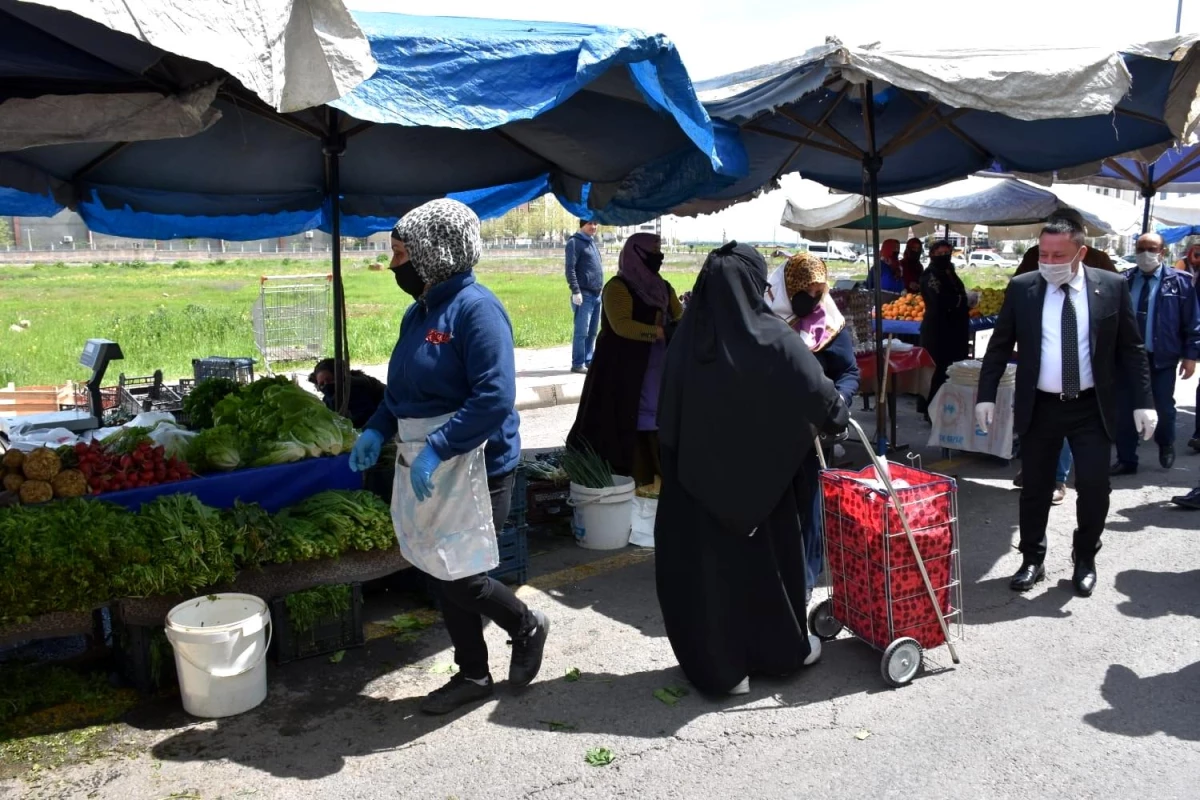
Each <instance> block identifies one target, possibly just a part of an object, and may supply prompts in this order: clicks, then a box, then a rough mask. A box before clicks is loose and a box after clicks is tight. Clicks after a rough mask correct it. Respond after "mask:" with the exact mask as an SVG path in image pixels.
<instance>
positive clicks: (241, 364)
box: [192, 356, 254, 383]
mask: <svg viewBox="0 0 1200 800" xmlns="http://www.w3.org/2000/svg"><path fill="white" fill-rule="evenodd" d="M192 375H193V377H194V378H195V379H196V383H199V382H200V381H204V380H208V379H209V378H228V379H229V380H231V381H237V382H238V383H253V382H254V359H253V358H246V357H237V358H235V357H229V356H209V357H208V358H193V359H192Z"/></svg>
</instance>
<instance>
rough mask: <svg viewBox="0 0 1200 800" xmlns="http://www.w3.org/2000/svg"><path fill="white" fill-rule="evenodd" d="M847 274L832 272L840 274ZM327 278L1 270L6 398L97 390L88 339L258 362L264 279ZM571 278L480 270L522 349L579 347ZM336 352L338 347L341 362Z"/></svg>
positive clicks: (674, 271)
mask: <svg viewBox="0 0 1200 800" xmlns="http://www.w3.org/2000/svg"><path fill="white" fill-rule="evenodd" d="M701 260H702V256H700V255H690V254H670V255H668V257H667V261H666V264H665V266H664V269H663V274H664V275H665V276H666V277H667V279H668V280H669V281H670V282H671V283H672V285H674V287H675V289H676V291H678V292H681V293H682V292H684V291H687V290H689V289H691V286H692V283H693V282H694V280H695V277H694V276H695V273H696V270H697V269H698V268H699V266H700V263H701ZM609 261H610V262H612V261H615V259H614V258H609ZM369 263H370V262H369V261H366V260H364V259H361V258H355V259H353V260H352V261H351V262H349V263H347V264H346V265H345V283H346V300H347V305H348V312H349V326H348V329H349V336H350V353H351V359H352V361H353V362H354V363H355V364H378V363H383V362H386V361H387V359H388V357H389V355H390V354H391V350H392V345H393V344H394V343H395V341H396V334H397V329H398V326H399V321H400V317H401V315H402V313H403V312H404V309H405V308H406V307H407V305H408V303H407V300H408V298H407V297H406V296H404V295H403V294H401V292H400V291H399V290H398V289H397V288H396V285H395V283H394V282H393V280H392V276H391V273H389V272H387V271H386V270H385V271H380V272H375V271H371V270H369V269H368V267H367V265H368V264H369ZM838 266H839V265H836V264H831V267H832V268H833V269H834V270H838ZM842 266H843V267H848V266H849V265H842ZM327 270H328V265H327V264H321V263H320V262H315V261H303V262H302V261H295V262H292V261H289V260H287V259H283V260H280V261H269V260H259V259H255V260H249V259H247V260H230V261H227V262H220V261H217V262H211V263H205V264H198V263H188V262H184V261H180V262H176V263H175V264H144V263H138V262H134V263H130V264H94V265H88V266H65V265H44V266H34V267H17V266H0V386H4V385H6V384H8V383H9V382H13V383H15V384H16V385H18V386H27V385H36V384H62V383H63V382H65V381H67V380H81V379H83V378H86V377H87V374H86V371H84V370H83V368H82V367H79V366H78V360H79V354H80V352H81V351H82V349H83V343H84V341H85V340H86V339H88V338H97V337H98V338H108V339H113V340H115V341H117V342H120V344H121V348H122V350H123V351H124V353H125V360H124V361H123V362H120V363H119V364H117V365H115V366H114V368H113V369H114V370H115V371H119V372H124V373H125V374H126V375H130V376H140V375H150V374H152V373H153V372H154V370H156V369H161V370H163V373H164V374H165V375H166V376H167V377H168V378H172V379H173V378H178V377H184V376H190V375H191V374H192V366H191V362H192V359H193V358H196V357H203V356H210V355H222V356H253V357H258V351H257V350H256V348H255V346H254V336H253V331H252V328H251V320H250V307H251V305H252V303H253V302H254V300H255V299H256V298H257V296H258V291H259V281H258V278H259V276H261V275H287V274H311V273H317V272H325V271H327ZM560 270H561V266H560V263H559V262H558V261H557V260H556V259H550V258H543V259H522V260H489V261H485V262H484V263H482V264H481V265H480V267H479V269H478V274H479V278H480V280H481V281H482V282H483V283H484V284H485V285H487V286H488V287H489V288H491V289H492V290H493V291H494V292H495V293H496V294H497V295H498V296H499V297H500V299H501V300H502V301H503V302H504V305H505V306H506V307H507V308H508V312H509V315H510V316H511V317H512V321H513V329H514V333H515V338H516V344H517V346H518V347H550V346H554V345H562V344H567V343H569V342H570V335H571V313H570V305H569V299H568V297H567V294H566V288H565V286H564V285H563V279H562V274H561V271H560ZM838 271H849V270H838ZM963 277H964V280H965V281H966V283H967V285H968V286H975V285H980V286H1002V285H1003V284H1004V281H1005V280H1006V277H1007V276H1006V274H1002V273H1000V272H997V271H993V270H986V269H978V270H974V269H973V270H969V271H964V273H963ZM26 320H27V321H28V322H29V326H28V328H24V329H23V330H22V331H21V332H16V331H13V330H11V329H10V327H11V326H13V325H16V326H18V327H21V326H20V323H21V322H22V321H26ZM332 341H333V340H332V336H330V337H328V339H327V347H326V350H327V351H329V352H330V354H332V346H333V345H332ZM112 377H113V378H114V379H115V375H114V376H112Z"/></svg>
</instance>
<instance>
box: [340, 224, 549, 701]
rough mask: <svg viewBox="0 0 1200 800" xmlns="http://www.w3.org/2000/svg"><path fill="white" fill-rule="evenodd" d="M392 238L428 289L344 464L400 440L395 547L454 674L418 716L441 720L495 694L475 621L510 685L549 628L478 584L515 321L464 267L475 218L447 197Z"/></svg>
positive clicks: (507, 445)
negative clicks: (503, 649) (492, 638)
mask: <svg viewBox="0 0 1200 800" xmlns="http://www.w3.org/2000/svg"><path fill="white" fill-rule="evenodd" d="M393 236H394V237H395V238H396V239H397V240H398V241H399V242H402V243H403V244H404V247H405V249H406V250H407V254H408V258H409V261H410V262H411V263H412V266H413V268H414V269H415V270H416V272H417V274H418V276H419V278H420V280H421V281H423V282H424V285H425V290H424V292H423V293H422V294H421V296H420V299H419V300H417V302H415V303H413V304H412V305H411V306H410V307H409V309H408V311H407V312H405V314H404V319H403V321H402V322H401V323H400V340H399V341H398V342H397V343H396V348H395V350H393V351H392V360H391V363H390V364H389V365H388V383H387V393H386V395H385V396H384V401H383V403H382V404H380V406H379V410H378V411H376V412H375V415H374V416H373V417H371V420H370V421H369V422H368V423H367V427H366V429H365V430H364V431H363V433H362V436H361V437H360V438H359V440H358V443H357V444H356V445H355V446H354V450H353V452H352V453H351V454H350V466H351V468H352V469H354V470H356V471H361V470H365V469H368V468H370V467H371V466H373V465H374V464H375V462H376V461H377V460H378V458H379V451H380V447H381V445H382V444H383V442H384V440H385V439H389V438H392V437H397V438H398V440H399V442H398V444H397V448H398V450H399V453H400V456H399V457H398V458H397V463H396V473H397V481H396V484H395V486H394V489H393V498H392V517H393V520H394V521H395V522H396V525H397V539H398V540H399V542H400V549H401V552H402V553H403V554H404V556H405V558H407V559H408V560H409V561H410V562H412V563H413V565H414V566H416V567H417V568H419V569H421V570H422V571H423V572H426V573H427V574H428V575H429V577H430V585H431V588H432V589H433V591H434V593H435V595H436V596H437V597H438V598H439V599H440V601H441V606H442V616H443V618H444V619H445V621H446V630H447V632H448V633H449V634H450V641H451V643H452V644H453V645H454V659H455V661H456V662H457V663H458V666H459V672H458V674H456V675H455V676H454V677H453V678H452V679H451V680H450V682H449V683H448V684H446V685H445V686H443V687H442V688H441V689H438V690H437V691H435V692H433V693H432V694H430V695H429V696H428V697H426V698H425V700H424V702H423V703H422V704H421V710H422V711H424V712H426V713H429V714H446V713H449V712H451V711H454V710H456V709H458V708H461V707H462V706H465V705H467V704H470V703H475V702H478V701H480V700H484V699H486V698H488V697H491V695H492V693H493V683H492V676H491V672H490V669H489V666H488V651H487V645H486V644H485V642H484V639H483V619H484V618H487V619H491V620H492V621H493V622H495V623H496V624H497V625H498V626H500V627H501V628H503V629H504V630H505V631H507V632H508V634H509V635H510V636H511V637H512V647H513V652H512V663H511V666H510V667H509V672H508V680H509V683H510V685H512V686H515V687H523V686H526V685H528V684H529V683H531V682H532V681H533V679H534V677H536V675H537V673H538V670H539V669H540V668H541V664H542V651H543V649H544V646H545V642H546V634H547V632H548V631H549V621H548V620H547V619H546V617H545V616H544V615H543V614H542V613H541V612H540V611H531V610H530V609H529V607H528V606H526V605H525V603H523V602H522V601H521V600H519V599H518V598H517V596H516V595H515V594H513V591H512V590H511V589H509V588H508V587H507V586H505V585H504V584H502V583H500V582H498V581H496V580H495V579H493V578H490V577H488V575H487V572H488V571H489V570H491V569H493V568H494V567H495V566H496V564H497V561H498V554H497V549H496V531H499V530H502V529H503V527H504V523H505V521H506V519H507V518H508V512H509V507H510V504H511V501H512V488H513V482H514V475H515V471H516V468H517V462H518V461H519V460H520V457H521V438H520V433H519V425H520V418H519V417H518V415H517V411H516V407H515V401H516V390H517V389H516V365H515V355H514V352H513V335H512V324H511V323H510V322H509V319H508V314H507V313H505V311H504V306H503V305H501V303H500V301H499V300H498V299H497V298H496V296H495V295H494V294H492V293H491V292H490V291H488V290H487V289H486V288H484V287H483V286H482V285H481V284H479V283H478V282H476V280H475V273H474V271H473V270H474V267H475V264H476V263H477V262H478V261H479V255H480V251H481V250H482V242H481V241H480V238H479V218H478V217H476V216H475V212H473V211H471V209H469V208H468V207H467V206H465V205H463V204H462V203H459V202H457V201H455V200H434V201H431V202H429V203H426V204H425V205H423V206H420V207H418V208H416V209H414V210H412V211H410V212H409V213H408V214H406V215H405V216H404V218H403V219H402V220H400V222H399V223H398V224H397V225H396V229H395V231H394V233H393ZM414 432H415V433H414ZM484 472H486V480H484V475H483V473H484ZM489 506H490V508H489ZM463 509H466V510H467V511H468V512H471V511H474V516H471V517H470V518H469V519H468V518H467V517H466V516H464V511H463ZM487 511H490V513H487ZM489 516H490V518H491V519H490V522H491V525H490V526H489V525H488V521H489V520H488V517H489Z"/></svg>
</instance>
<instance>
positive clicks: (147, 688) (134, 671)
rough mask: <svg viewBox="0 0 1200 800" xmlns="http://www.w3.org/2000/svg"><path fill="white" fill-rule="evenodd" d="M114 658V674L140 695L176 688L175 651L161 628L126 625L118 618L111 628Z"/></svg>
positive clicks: (177, 678)
mask: <svg viewBox="0 0 1200 800" xmlns="http://www.w3.org/2000/svg"><path fill="white" fill-rule="evenodd" d="M113 657H114V659H115V661H116V668H117V673H118V674H119V675H120V676H121V678H123V679H124V680H125V682H126V683H128V684H129V685H130V686H132V687H133V688H134V689H136V690H137V691H139V692H141V693H142V694H154V693H156V692H159V691H162V690H163V689H169V688H171V687H174V686H178V685H179V675H178V673H177V672H176V669H175V651H174V649H173V648H172V647H171V643H170V642H169V641H167V634H166V632H165V631H164V630H163V626H161V625H157V626H149V625H129V624H127V623H125V622H123V621H121V620H120V618H119V615H118V619H117V621H116V624H115V625H114V626H113Z"/></svg>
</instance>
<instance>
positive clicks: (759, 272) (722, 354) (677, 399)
mask: <svg viewBox="0 0 1200 800" xmlns="http://www.w3.org/2000/svg"><path fill="white" fill-rule="evenodd" d="M766 288H767V266H766V263H765V262H764V261H763V258H762V256H761V255H760V254H759V253H758V251H757V250H755V249H754V248H752V247H749V246H748V245H741V244H737V243H736V242H730V243H729V244H727V245H725V246H724V247H722V248H721V249H719V250H714V251H713V252H712V253H710V254H709V256H708V260H707V261H705V263H704V268H703V269H702V270H701V271H700V276H699V277H698V278H697V279H696V286H695V288H694V289H693V290H692V299H691V302H689V303H688V310H687V313H686V314H684V316H683V321H682V322H681V323H680V326H679V330H678V331H677V332H676V334H675V338H674V340H673V341H672V342H671V346H670V348H669V349H668V350H667V362H666V367H665V369H664V374H663V388H662V394H661V396H660V398H659V405H658V424H659V437H660V441H661V442H662V446H663V449H664V450H668V449H669V450H672V451H674V453H675V454H676V455H677V456H678V461H679V466H678V473H679V480H680V482H681V483H682V485H683V487H684V488H685V489H686V490H687V491H688V493H689V494H690V495H692V497H693V498H695V499H696V501H697V502H699V503H701V504H702V505H703V506H704V507H705V510H706V511H708V513H710V514H711V515H712V516H713V517H715V518H716V519H718V520H720V521H721V522H722V523H723V524H724V525H725V527H726V528H727V529H728V530H729V531H730V533H732V534H738V535H748V534H750V533H751V532H752V531H753V530H754V529H755V528H756V527H757V526H758V525H760V524H762V522H763V521H764V520H766V518H767V517H768V515H769V514H770V513H771V511H772V510H773V509H774V508H775V507H776V505H777V504H778V503H779V500H780V498H781V497H782V496H783V493H784V491H786V489H787V488H788V487H789V486H790V485H791V484H792V481H793V479H794V478H795V476H796V474H797V473H798V471H799V470H800V466H801V463H802V462H803V461H804V458H805V456H806V455H807V454H808V451H809V449H810V448H811V447H812V446H813V436H814V428H822V427H826V426H828V425H830V424H831V423H832V424H833V426H834V427H838V428H844V427H845V425H846V424H847V420H848V419H849V410H848V409H847V408H846V406H845V403H844V402H843V401H842V400H841V398H840V397H839V395H838V393H837V389H836V388H835V387H834V385H833V382H832V381H830V380H829V379H828V378H826V377H825V374H824V372H823V371H822V369H821V365H820V363H819V362H818V361H817V359H816V357H815V356H814V355H813V354H812V352H811V351H810V350H809V349H808V347H807V346H806V345H805V344H804V340H803V339H801V338H800V335H799V334H798V333H796V332H795V331H794V330H792V329H791V328H790V327H789V326H788V325H787V323H785V322H784V321H783V320H781V319H780V318H779V317H778V316H776V315H775V314H773V313H772V312H771V310H770V309H769V308H768V307H767V305H766V302H765V301H764V300H763V294H764V292H765V291H766Z"/></svg>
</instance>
